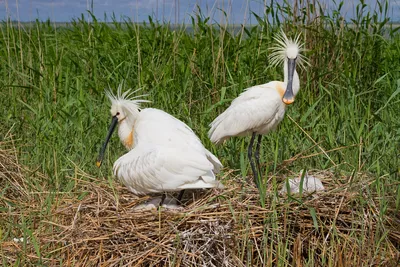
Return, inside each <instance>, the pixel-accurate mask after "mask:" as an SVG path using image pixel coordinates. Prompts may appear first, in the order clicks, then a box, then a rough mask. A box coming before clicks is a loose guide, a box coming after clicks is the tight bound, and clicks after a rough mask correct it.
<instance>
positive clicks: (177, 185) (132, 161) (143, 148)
mask: <svg viewBox="0 0 400 267" xmlns="http://www.w3.org/2000/svg"><path fill="white" fill-rule="evenodd" d="M121 87H122V86H121V85H120V86H119V88H118V93H117V95H114V94H113V93H112V92H111V91H110V92H107V96H108V98H109V99H110V100H111V116H112V122H111V125H110V128H109V131H108V134H107V137H106V140H105V142H104V145H103V146H102V148H101V150H100V154H99V157H98V160H97V163H96V164H97V166H98V167H100V166H101V163H102V160H103V157H104V152H105V150H106V147H107V144H108V142H109V140H110V138H111V135H112V133H113V131H114V129H115V127H116V125H117V124H118V135H119V138H120V140H121V142H122V143H123V145H124V146H125V147H126V148H127V149H128V150H129V152H128V153H126V154H125V155H123V156H122V157H120V158H119V159H118V160H117V161H116V162H115V163H114V166H113V172H114V175H115V176H116V177H117V178H119V179H120V181H122V183H123V184H124V185H125V186H126V187H127V188H128V189H129V190H130V191H131V192H133V193H134V194H136V195H146V194H150V193H163V196H162V200H161V202H160V205H162V204H163V201H164V199H165V196H166V195H165V192H173V191H181V194H180V195H179V197H178V201H180V198H181V197H182V194H183V190H184V189H200V188H223V185H222V184H221V183H220V182H218V181H217V180H216V179H215V173H217V172H219V170H220V168H221V167H222V164H221V162H220V161H219V160H218V158H217V157H215V156H214V155H213V154H212V153H211V152H210V151H208V150H207V149H206V148H205V147H204V146H203V144H202V143H201V141H200V139H199V138H198V137H197V136H196V134H195V133H194V132H193V131H192V129H190V128H189V127H188V126H187V125H186V124H185V123H183V122H182V121H180V120H178V119H176V118H175V117H173V116H171V115H170V114H168V113H166V112H164V111H162V110H159V109H154V108H145V109H140V106H139V104H140V103H141V102H148V101H145V100H139V99H137V97H136V98H131V95H132V94H133V93H135V92H136V91H135V92H132V93H129V91H127V92H125V93H122V94H121ZM138 97H140V96H138Z"/></svg>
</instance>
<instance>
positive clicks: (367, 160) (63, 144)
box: [0, 2, 400, 265]
mask: <svg viewBox="0 0 400 267" xmlns="http://www.w3.org/2000/svg"><path fill="white" fill-rule="evenodd" d="M387 9H388V3H385V2H383V4H382V5H381V8H380V9H379V8H378V9H377V10H376V11H375V12H372V13H371V12H367V11H366V8H365V7H364V8H363V7H362V5H358V6H357V16H356V18H355V19H354V20H353V21H345V20H344V19H343V17H342V16H341V11H340V8H339V7H338V10H337V11H338V12H333V13H330V15H328V14H326V16H324V14H325V11H324V10H322V9H319V8H317V7H315V6H312V5H310V4H308V5H307V4H304V5H303V6H302V5H300V6H298V7H297V9H292V8H290V6H288V5H283V6H273V7H271V8H270V9H267V14H266V16H265V18H259V20H258V22H259V25H256V26H254V27H251V28H242V29H241V30H240V31H238V33H235V34H233V32H236V31H232V29H230V28H229V27H230V26H227V27H224V26H220V25H217V24H211V23H210V22H209V21H207V18H204V17H203V16H202V15H201V14H198V15H197V16H196V15H194V19H193V24H192V25H191V27H192V31H190V32H188V31H187V30H186V26H185V25H182V26H181V27H180V28H173V29H171V28H170V27H169V25H166V24H158V23H154V22H150V23H148V24H146V25H136V24H133V23H131V22H130V21H126V22H124V23H117V22H115V23H114V24H113V25H109V24H104V23H100V22H97V21H96V18H92V22H91V23H88V22H87V20H86V19H85V18H83V17H82V19H78V20H76V21H73V22H71V23H70V24H69V25H68V27H55V25H53V24H52V23H51V22H36V23H34V24H33V25H31V26H30V27H22V26H21V25H19V24H18V23H17V24H15V22H9V21H6V22H3V25H2V27H1V32H0V42H1V46H0V66H1V67H0V87H1V90H0V108H1V111H2V114H3V121H2V124H1V126H0V136H1V139H0V141H1V142H2V145H3V146H2V151H6V152H7V153H8V151H14V150H13V149H14V148H15V151H16V152H15V153H16V160H15V161H13V162H14V163H15V162H16V163H15V164H17V165H18V166H26V168H27V170H25V171H21V175H23V177H24V178H23V179H20V180H19V179H14V180H13V179H12V178H10V177H14V176H7V175H3V176H2V177H1V179H2V180H1V182H0V184H1V186H2V188H3V190H2V191H1V192H0V200H1V203H2V206H1V211H0V212H1V213H2V214H1V219H0V227H1V229H0V230H1V233H2V234H1V235H0V240H2V242H5V241H8V240H10V239H12V238H14V237H20V236H26V237H27V236H30V238H31V240H32V239H34V238H35V234H32V233H34V232H35V233H36V232H40V234H43V233H53V232H54V231H59V230H55V229H53V228H52V227H56V226H55V225H53V226H52V227H49V225H48V224H47V223H45V222H44V221H48V220H50V219H49V218H52V219H51V220H52V221H53V222H55V221H56V219H54V218H53V217H51V216H52V213H53V212H54V211H55V210H57V209H58V208H59V205H61V206H62V205H65V203H69V204H70V205H75V204H76V203H78V201H79V200H82V199H85V198H86V197H87V196H88V195H90V186H87V184H88V183H89V184H90V183H93V184H94V185H96V186H97V185H98V184H103V183H105V187H107V186H108V192H109V193H110V194H111V195H114V197H115V199H114V200H115V201H117V200H116V199H118V195H119V193H118V192H120V191H118V190H117V189H115V187H116V186H117V185H118V182H116V181H114V180H113V178H112V177H111V167H112V163H113V162H114V161H115V160H116V158H118V157H119V156H120V155H122V154H123V153H124V152H125V151H124V148H123V147H122V146H121V144H119V141H118V140H117V138H114V139H113V140H112V142H111V144H110V146H109V147H110V148H109V151H108V152H107V154H106V155H107V157H108V158H106V160H105V162H104V164H103V166H104V167H103V168H102V169H100V170H99V169H97V168H96V166H95V164H94V163H95V159H96V156H97V153H98V151H99V148H100V145H101V142H102V141H103V139H104V137H105V134H106V129H107V126H108V123H109V120H110V116H109V111H108V109H109V103H108V99H106V97H105V94H104V89H105V88H114V89H116V88H117V86H118V84H120V83H121V82H122V81H125V85H124V87H125V88H139V87H140V88H142V91H141V93H146V94H149V96H147V99H148V100H151V101H152V103H151V104H146V105H145V106H149V107H150V106H151V107H155V108H160V109H163V110H165V111H167V112H169V113H170V114H172V115H174V116H175V117H177V118H179V119H181V120H182V121H184V122H186V123H187V124H188V125H189V126H190V127H191V128H192V129H194V131H195V132H196V133H197V134H198V136H199V137H200V138H201V140H202V141H203V143H204V144H205V145H206V147H207V148H209V149H210V150H211V151H213V152H214V153H215V154H216V155H217V156H218V157H219V158H220V159H221V161H222V163H223V164H224V166H225V167H226V169H225V172H224V173H223V174H222V175H221V177H224V179H225V180H226V181H227V183H229V181H230V180H232V179H239V180H240V179H243V178H238V177H245V176H246V175H247V172H248V170H249V166H248V162H247V158H246V146H247V142H248V141H249V140H248V139H246V138H234V139H232V140H230V141H228V142H227V143H226V144H225V145H224V146H219V147H215V146H213V145H212V144H211V143H210V142H209V140H208V138H207V131H208V124H209V123H210V122H211V121H212V120H213V119H214V118H215V117H216V116H217V115H218V114H219V113H220V112H222V111H223V110H224V109H225V108H226V107H227V106H228V105H229V103H230V101H231V100H232V99H233V98H235V97H236V96H238V95H239V94H240V92H242V90H243V89H244V88H246V87H249V86H251V85H255V84H261V83H266V82H268V81H271V80H282V79H283V71H282V69H280V68H277V69H275V68H271V67H269V62H268V55H269V50H268V48H269V47H270V46H271V45H272V44H273V39H272V38H273V36H274V35H275V34H276V33H277V32H278V31H279V28H283V29H284V30H285V32H287V34H288V35H289V36H294V35H295V34H297V33H302V35H301V38H302V41H303V42H305V47H306V48H307V49H308V51H307V53H306V54H307V57H308V58H309V62H310V66H309V67H308V68H307V69H306V70H305V71H302V72H301V73H300V77H301V78H300V79H301V91H300V93H299V95H298V96H297V98H296V102H295V104H294V105H292V106H290V107H289V108H288V110H287V115H288V116H287V117H286V118H285V120H284V121H283V122H282V124H281V125H280V127H279V128H278V131H276V132H273V133H270V134H269V135H267V136H266V137H264V139H263V140H264V141H263V146H262V152H261V154H262V159H263V162H265V164H264V166H265V173H264V179H265V184H266V185H267V187H268V188H267V189H268V191H267V193H266V198H265V200H263V201H262V203H261V204H262V206H264V207H266V206H268V205H269V206H268V207H269V208H271V209H272V208H273V207H274V205H276V204H277V202H276V201H278V200H279V197H278V195H277V193H276V189H277V184H278V183H279V182H280V181H281V180H282V179H284V177H285V175H286V174H291V173H298V171H299V170H301V169H317V170H325V171H329V173H331V174H337V175H338V176H337V177H343V176H344V177H347V180H346V179H345V180H342V178H341V179H339V178H338V179H337V180H335V179H334V178H332V181H333V182H332V184H333V185H336V186H337V187H338V188H341V187H343V186H344V185H349V184H351V182H356V183H357V184H358V185H360V187H359V188H357V189H355V190H356V192H357V190H360V191H359V193H360V194H359V196H358V199H357V201H354V202H352V203H353V204H354V205H357V207H356V208H354V210H355V212H356V213H357V214H358V215H359V216H360V218H361V217H362V212H363V211H364V209H365V208H368V207H370V204H371V205H372V203H373V205H378V206H377V208H376V209H374V212H377V213H371V214H374V215H373V216H376V218H374V220H376V221H374V227H375V226H376V227H377V228H374V229H375V230H376V236H374V237H371V238H372V239H371V240H369V242H370V243H371V244H373V245H374V249H373V252H374V251H375V252H376V255H378V254H379V255H386V254H380V253H381V252H380V251H379V249H380V248H379V244H381V243H382V242H388V243H390V242H392V241H391V240H389V239H387V238H388V237H387V236H388V232H387V229H386V228H385V227H386V226H385V225H386V224H385V223H383V221H385V220H386V219H385V218H386V216H392V214H396V212H397V213H398V209H399V207H400V184H399V175H400V173H399V172H400V170H399V166H400V119H399V118H400V108H399V104H400V103H399V102H400V100H399V93H400V36H399V31H397V30H398V28H395V27H392V25H391V24H390V21H389V19H388V17H387ZM282 16H283V17H285V19H282ZM350 23H351V25H349V24H350ZM13 153H14V152H12V153H11V154H13ZM7 155H8V154H7ZM2 164H3V165H5V163H3V162H2ZM6 167H7V166H6ZM5 170H7V171H4V172H3V173H4V174H6V173H14V172H9V171H8V170H9V169H8V168H6V169H5ZM16 173H19V171H17V172H16ZM333 177H335V176H333ZM365 177H369V178H368V179H367V178H365ZM16 181H17V182H16ZM365 181H367V182H365ZM94 185H93V186H94ZM333 185H332V188H334V186H333ZM361 185H362V186H361ZM343 188H344V187H343ZM353 189H354V188H353ZM343 190H344V189H343ZM346 191H347V189H346ZM361 191H362V192H361ZM16 192H17V193H16ZM372 195H373V196H374V198H373V199H374V200H373V201H374V202H371V201H372V197H371V196H372ZM13 196H16V197H13ZM231 197H233V198H234V197H236V196H231ZM65 198H68V199H74V201H72V203H75V204H71V203H70V202H68V201H66V200H65ZM228 199H229V198H228ZM375 200H376V202H375ZM252 201H253V200H252ZM117 202H118V201H117ZM28 203H35V204H34V205H33V206H34V208H30V207H31V206H30V205H28ZM252 203H253V202H252ZM335 203H336V202H335ZM339 203H340V201H339ZM202 204H204V203H202ZM225 204H226V203H225ZM258 204H260V203H258ZM233 206H234V207H236V206H235V205H233ZM280 211H281V212H282V210H280ZM285 214H291V213H290V212H289V213H285ZM281 215H282V213H276V212H275V213H271V214H269V215H268V216H272V217H270V219H271V221H274V218H275V219H276V218H279V217H280V216H281ZM49 216H50V217H49ZM274 216H275V217H274ZM288 216H290V215H288ZM371 216H372V215H371ZM313 218H314V219H315V216H314V217H313ZM313 218H311V219H313ZM156 219H157V218H156ZM366 220H367V219H366ZM397 220H398V219H397ZM314 221H315V220H314ZM317 221H318V220H317ZM381 222H382V224H380V223H381ZM244 225H246V224H244ZM321 227H322V226H321ZM329 227H334V226H331V225H329ZM329 227H328V228H329ZM273 229H275V230H274V231H272V232H270V234H271V233H272V236H274V237H273V238H272V239H271V237H270V236H268V235H266V237H265V239H262V238H261V241H262V242H261V243H257V242H256V243H255V244H258V245H260V246H262V247H261V248H259V249H260V250H262V248H263V247H269V248H270V249H271V250H270V251H271V253H272V254H274V255H278V254H279V253H283V254H279V255H280V256H282V257H284V258H285V257H286V259H287V261H283V262H282V265H286V264H292V263H291V260H290V259H292V258H293V255H292V254H291V253H290V251H291V250H292V249H293V246H294V245H293V244H294V243H295V242H294V241H295V239H293V240H292V239H289V241H288V240H286V241H284V240H283V239H280V233H279V227H278V224H277V225H276V227H275V228H273ZM332 229H333V228H332ZM367 230H368V229H364V230H360V231H359V230H357V231H356V230H355V231H354V232H352V231H349V232H348V233H347V234H348V235H349V236H352V238H354V239H355V240H360V238H362V236H363V234H365V232H364V231H367ZM257 240H258V239H257ZM271 240H275V241H274V242H278V241H279V242H281V243H279V244H281V245H276V243H271V242H270V241H271ZM292 241H293V242H292ZM323 241H324V240H319V239H318V242H323ZM342 241H343V240H342V239H340V235H338V236H335V238H333V239H329V242H333V243H332V247H335V246H334V245H337V246H339V245H340V244H341V242H342ZM364 241H365V240H364ZM364 241H362V242H361V241H360V243H359V244H362V245H363V246H364V245H366V244H368V242H364ZM285 242H286V243H285ZM315 242H317V241H315ZM335 242H336V243H335ZM32 243H33V246H34V248H33V252H32V253H33V254H34V255H35V257H36V258H35V257H33V258H31V257H27V256H26V255H27V253H24V249H27V247H30V246H32ZM239 243H240V242H239ZM239 243H238V244H239ZM58 245H59V246H60V247H61V245H60V244H58ZM247 245H248V244H247ZM253 245H254V244H253ZM275 245H276V246H275ZM398 246H399V243H397V248H396V249H397V252H398V250H399V247H398ZM56 247H57V246H56ZM244 247H246V246H244ZM383 247H384V248H386V249H385V252H387V253H388V254H387V255H389V254H390V253H391V252H388V251H389V250H388V249H387V248H388V247H391V246H389V245H387V246H383ZM391 248H392V247H391ZM279 249H282V251H281V252H279V253H278V252H277V251H279ZM348 249H349V250H350V248H348ZM49 251H50V250H49V249H48V247H46V244H43V243H41V242H40V241H39V239H38V241H37V242H36V243H35V242H31V243H30V245H27V244H25V245H24V248H23V249H22V252H20V253H19V254H18V253H17V254H15V255H17V259H15V257H14V258H13V259H11V260H10V259H8V258H6V257H4V258H3V263H4V264H6V263H7V262H9V260H10V261H11V262H13V261H14V260H16V261H20V263H25V262H28V261H34V262H35V261H36V262H37V263H46V260H45V259H46V258H53V257H57V255H59V254H57V253H60V251H62V250H57V249H56V248H55V247H52V249H51V251H52V252H51V253H50V252H49ZM25 252H26V250H25ZM373 252H371V253H372V255H370V257H371V258H373V257H374V253H373ZM378 252H379V253H378ZM275 253H277V254H275ZM310 253H311V252H310ZM332 253H333V252H332ZM343 253H344V255H345V253H346V251H345V252H343ZM382 253H383V252H382ZM272 254H271V255H272ZM250 255H251V256H250ZM360 255H361V254H360ZM376 255H375V256H376ZM391 255H393V253H392V254H391ZM394 255H396V254H395V253H394ZM313 256H314V255H313ZM243 257H244V256H243ZM248 257H250V258H247V260H245V259H244V258H243V260H242V262H248V263H249V264H250V263H251V262H253V261H252V260H254V258H253V254H251V253H250V254H249V255H248ZM301 257H305V256H304V255H302V254H301V255H300V254H299V258H301ZM306 258H307V257H306ZM310 258H313V259H314V257H310ZM317 258H318V257H317ZM319 259H321V258H319ZM265 262H268V261H265ZM318 262H320V261H318ZM321 262H322V261H321ZM334 262H335V261H334V260H332V265H335V264H334ZM258 263H260V262H258ZM309 263H310V264H312V262H309Z"/></svg>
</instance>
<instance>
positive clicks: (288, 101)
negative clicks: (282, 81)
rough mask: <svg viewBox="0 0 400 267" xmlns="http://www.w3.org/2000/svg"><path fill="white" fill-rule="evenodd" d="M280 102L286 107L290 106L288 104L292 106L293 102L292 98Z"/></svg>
mask: <svg viewBox="0 0 400 267" xmlns="http://www.w3.org/2000/svg"><path fill="white" fill-rule="evenodd" d="M282 101H283V103H285V104H286V105H290V104H292V103H293V102H294V98H289V99H286V98H283V99H282Z"/></svg>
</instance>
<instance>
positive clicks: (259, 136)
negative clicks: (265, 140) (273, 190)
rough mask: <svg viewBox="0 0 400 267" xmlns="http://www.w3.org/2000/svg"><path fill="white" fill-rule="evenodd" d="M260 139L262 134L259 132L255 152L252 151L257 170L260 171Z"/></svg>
mask: <svg viewBox="0 0 400 267" xmlns="http://www.w3.org/2000/svg"><path fill="white" fill-rule="evenodd" d="M261 139H262V135H261V134H259V135H258V138H257V145H256V152H255V153H254V157H255V158H256V164H257V171H258V172H259V173H261V168H260V146H261Z"/></svg>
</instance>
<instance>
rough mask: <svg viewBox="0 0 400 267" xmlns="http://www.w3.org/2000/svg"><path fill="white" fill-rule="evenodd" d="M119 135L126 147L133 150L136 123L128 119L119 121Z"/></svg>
mask: <svg viewBox="0 0 400 267" xmlns="http://www.w3.org/2000/svg"><path fill="white" fill-rule="evenodd" d="M118 136H119V139H120V140H121V142H122V144H123V145H124V146H125V148H126V149H128V150H131V149H132V148H133V147H134V145H135V144H134V141H135V138H134V125H131V123H129V121H128V120H123V121H121V122H120V123H119V125H118Z"/></svg>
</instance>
